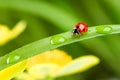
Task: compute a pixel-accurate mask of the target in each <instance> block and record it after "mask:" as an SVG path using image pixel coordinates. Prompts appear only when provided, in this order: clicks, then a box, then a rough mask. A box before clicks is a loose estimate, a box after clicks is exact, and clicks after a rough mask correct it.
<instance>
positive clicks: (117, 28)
mask: <svg viewBox="0 0 120 80" xmlns="http://www.w3.org/2000/svg"><path fill="white" fill-rule="evenodd" d="M110 26H111V27H112V28H113V32H111V33H110V34H117V33H120V25H110ZM95 28H96V27H90V28H89V31H88V32H87V34H85V35H80V37H74V36H72V35H71V34H72V31H68V32H65V33H61V34H57V35H54V37H55V36H63V37H64V38H65V39H66V41H65V42H63V43H60V44H50V42H51V38H52V37H53V36H51V37H48V38H44V39H41V40H38V41H35V42H33V43H30V44H28V45H25V46H23V47H21V48H19V49H16V50H14V51H12V52H10V53H9V54H7V55H5V56H2V57H0V61H1V62H0V70H2V69H4V68H6V67H8V66H10V65H13V64H15V63H17V62H20V61H22V60H25V59H27V58H29V57H32V56H34V55H37V54H39V53H41V52H44V51H47V50H51V49H55V48H58V47H60V46H64V45H67V44H70V43H74V42H78V41H82V40H86V39H90V38H94V37H98V36H104V35H106V34H98V33H96V30H95ZM13 55H19V56H20V58H19V59H18V60H16V61H14V60H13V61H14V62H12V63H10V64H6V60H7V58H8V57H10V56H13Z"/></svg>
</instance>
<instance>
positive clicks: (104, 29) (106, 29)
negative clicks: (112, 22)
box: [96, 25, 113, 34]
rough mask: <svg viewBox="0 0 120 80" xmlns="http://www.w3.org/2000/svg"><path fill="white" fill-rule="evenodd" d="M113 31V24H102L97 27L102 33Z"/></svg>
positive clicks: (97, 30)
mask: <svg viewBox="0 0 120 80" xmlns="http://www.w3.org/2000/svg"><path fill="white" fill-rule="evenodd" d="M112 31H113V29H112V27H111V26H108V25H102V26H97V27H96V32H97V33H100V34H109V33H111V32H112Z"/></svg>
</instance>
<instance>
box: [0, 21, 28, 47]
mask: <svg viewBox="0 0 120 80" xmlns="http://www.w3.org/2000/svg"><path fill="white" fill-rule="evenodd" d="M25 28H26V22H25V21H20V22H19V23H17V24H16V25H15V27H14V28H13V29H12V30H10V29H9V28H8V26H6V25H0V46H2V45H4V44H6V43H7V42H8V41H10V40H12V39H14V38H15V37H17V36H18V35H19V34H21V33H22V32H23V31H24V30H25Z"/></svg>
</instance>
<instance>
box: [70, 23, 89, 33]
mask: <svg viewBox="0 0 120 80" xmlns="http://www.w3.org/2000/svg"><path fill="white" fill-rule="evenodd" d="M87 31H88V25H87V24H86V23H85V22H80V23H78V24H77V25H76V26H75V27H74V29H73V32H72V34H73V35H76V34H83V33H85V32H87Z"/></svg>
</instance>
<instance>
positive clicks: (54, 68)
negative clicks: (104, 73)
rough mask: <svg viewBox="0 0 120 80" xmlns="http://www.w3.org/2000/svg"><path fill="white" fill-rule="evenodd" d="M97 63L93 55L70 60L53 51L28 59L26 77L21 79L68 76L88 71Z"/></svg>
mask: <svg viewBox="0 0 120 80" xmlns="http://www.w3.org/2000/svg"><path fill="white" fill-rule="evenodd" d="M99 62H100V61H99V59H98V58H97V57H96V56H93V55H87V56H82V57H78V58H76V59H72V57H71V56H69V55H68V54H66V53H65V52H64V51H61V50H58V49H55V50H52V51H47V52H44V53H41V54H39V55H37V56H34V57H32V58H30V59H29V60H28V63H27V70H28V74H27V76H26V75H25V74H24V76H26V78H24V79H23V78H22V79H23V80H29V79H27V77H28V75H29V78H31V80H35V79H45V78H46V77H51V78H56V77H60V76H64V75H70V74H74V73H77V72H83V71H85V70H88V69H89V68H91V67H93V66H95V65H97V64H98V63H99ZM19 79H20V76H19ZM19 79H18V80H19Z"/></svg>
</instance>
